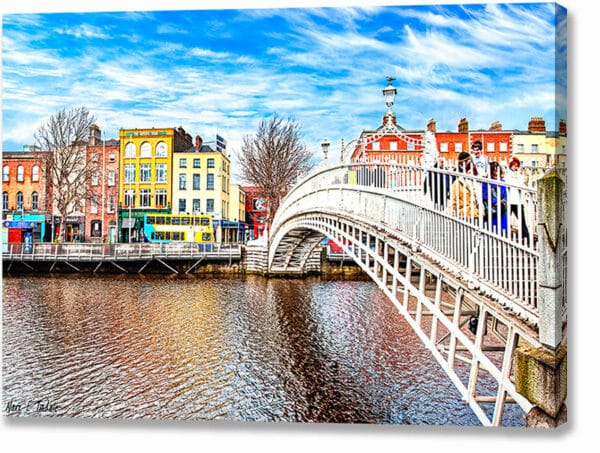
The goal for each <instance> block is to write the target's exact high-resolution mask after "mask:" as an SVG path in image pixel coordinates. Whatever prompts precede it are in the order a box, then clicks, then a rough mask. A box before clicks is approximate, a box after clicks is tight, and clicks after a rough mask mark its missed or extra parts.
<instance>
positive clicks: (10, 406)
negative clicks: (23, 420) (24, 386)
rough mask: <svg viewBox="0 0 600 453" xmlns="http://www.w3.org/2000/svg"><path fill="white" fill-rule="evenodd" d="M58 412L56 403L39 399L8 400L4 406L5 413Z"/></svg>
mask: <svg viewBox="0 0 600 453" xmlns="http://www.w3.org/2000/svg"><path fill="white" fill-rule="evenodd" d="M57 412H58V405H57V404H56V403H52V402H50V401H48V400H40V401H31V400H29V401H14V400H10V401H8V402H7V403H6V405H5V406H4V413H5V414H6V415H23V414H54V413H57Z"/></svg>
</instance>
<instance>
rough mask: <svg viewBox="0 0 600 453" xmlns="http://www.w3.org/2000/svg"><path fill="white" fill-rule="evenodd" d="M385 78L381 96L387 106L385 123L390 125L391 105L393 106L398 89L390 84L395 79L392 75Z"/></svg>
mask: <svg viewBox="0 0 600 453" xmlns="http://www.w3.org/2000/svg"><path fill="white" fill-rule="evenodd" d="M386 79H387V82H388V84H387V86H386V87H385V88H384V89H383V90H382V92H383V97H384V98H385V105H386V106H387V108H388V111H387V125H388V126H391V125H392V107H393V106H394V100H395V99H396V95H397V94H398V90H396V87H395V86H393V85H392V82H393V81H394V80H396V79H395V78H393V77H389V76H388V77H386Z"/></svg>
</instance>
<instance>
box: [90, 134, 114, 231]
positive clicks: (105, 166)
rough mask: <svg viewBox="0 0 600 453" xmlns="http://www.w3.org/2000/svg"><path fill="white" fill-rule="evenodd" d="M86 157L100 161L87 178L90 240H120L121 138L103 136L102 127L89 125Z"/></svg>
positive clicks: (91, 160) (93, 160)
mask: <svg viewBox="0 0 600 453" xmlns="http://www.w3.org/2000/svg"><path fill="white" fill-rule="evenodd" d="M86 154H87V160H88V161H90V162H94V163H96V165H97V171H96V173H95V174H94V175H93V176H92V178H91V179H90V181H89V182H88V194H89V197H88V200H87V201H86V205H85V211H84V214H85V227H84V228H85V232H84V237H85V240H86V241H87V242H100V241H102V242H117V236H118V231H117V223H118V218H117V215H118V209H117V208H118V203H119V141H118V140H115V139H111V140H102V132H101V130H100V128H99V127H98V126H96V125H93V126H92V127H91V128H90V138H89V142H88V146H87V149H86Z"/></svg>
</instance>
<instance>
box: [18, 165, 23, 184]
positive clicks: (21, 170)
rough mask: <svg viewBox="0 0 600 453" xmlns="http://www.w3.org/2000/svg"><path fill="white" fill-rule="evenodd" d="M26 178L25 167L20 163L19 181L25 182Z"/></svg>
mask: <svg viewBox="0 0 600 453" xmlns="http://www.w3.org/2000/svg"><path fill="white" fill-rule="evenodd" d="M24 179H25V168H24V167H23V165H19V166H18V167H17V181H18V182H23V180H24Z"/></svg>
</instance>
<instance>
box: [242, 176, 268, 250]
mask: <svg viewBox="0 0 600 453" xmlns="http://www.w3.org/2000/svg"><path fill="white" fill-rule="evenodd" d="M243 189H244V192H246V223H247V224H248V228H249V229H250V232H251V235H252V237H251V239H258V237H259V236H260V235H262V234H263V232H264V230H265V228H266V219H267V200H266V197H264V196H262V194H261V192H260V189H259V188H258V187H251V186H245V187H243Z"/></svg>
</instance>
